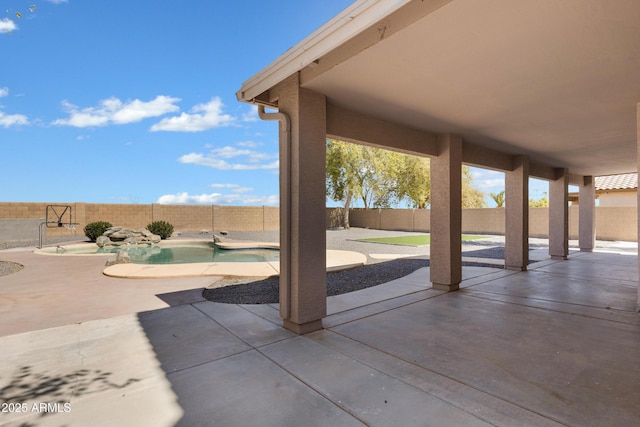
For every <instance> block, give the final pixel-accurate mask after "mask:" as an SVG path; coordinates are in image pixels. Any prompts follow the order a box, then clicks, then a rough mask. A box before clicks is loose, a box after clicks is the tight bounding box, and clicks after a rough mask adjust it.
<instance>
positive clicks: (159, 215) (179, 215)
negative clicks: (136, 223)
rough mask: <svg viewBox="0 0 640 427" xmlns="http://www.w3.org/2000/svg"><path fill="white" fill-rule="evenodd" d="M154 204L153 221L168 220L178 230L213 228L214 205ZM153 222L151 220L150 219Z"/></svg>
mask: <svg viewBox="0 0 640 427" xmlns="http://www.w3.org/2000/svg"><path fill="white" fill-rule="evenodd" d="M185 207H187V206H185V205H161V204H157V203H156V204H153V205H152V221H166V222H168V223H169V224H171V225H173V229H174V230H176V231H201V230H207V231H212V230H213V208H212V206H188V209H185ZM149 222H151V221H149Z"/></svg>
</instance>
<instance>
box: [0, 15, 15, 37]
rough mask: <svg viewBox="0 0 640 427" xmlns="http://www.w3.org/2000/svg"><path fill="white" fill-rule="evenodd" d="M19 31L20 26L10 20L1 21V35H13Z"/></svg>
mask: <svg viewBox="0 0 640 427" xmlns="http://www.w3.org/2000/svg"><path fill="white" fill-rule="evenodd" d="M17 29H18V26H17V25H16V23H15V22H13V21H12V20H11V19H9V18H2V19H0V34H2V33H11V32H12V31H15V30H17Z"/></svg>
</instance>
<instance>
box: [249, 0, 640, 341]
mask: <svg viewBox="0 0 640 427" xmlns="http://www.w3.org/2000/svg"><path fill="white" fill-rule="evenodd" d="M637 16H640V4H639V3H638V2H636V1H633V0H621V1H616V2H602V1H599V0H586V1H585V0H563V1H559V0H546V1H543V2H526V3H523V2H513V1H507V0H488V1H482V2H479V1H473V0H420V1H418V0H411V1H410V0H407V1H372V0H359V1H356V2H354V3H353V4H352V5H351V6H349V7H348V8H347V9H345V10H344V11H343V12H342V13H341V14H339V15H338V16H336V17H335V18H334V19H332V20H331V21H330V22H328V23H326V24H325V25H324V26H323V27H321V28H320V29H318V30H317V31H316V32H314V33H313V34H311V35H310V36H309V37H307V38H306V39H304V40H302V41H301V42H300V43H299V44H298V45H296V46H294V47H293V48H291V49H290V50H289V51H287V52H286V53H285V54H283V55H282V56H281V57H280V58H278V59H276V60H275V61H274V62H273V63H271V64H270V65H269V66H267V67H266V68H265V69H264V70H262V71H260V72H259V73H257V74H256V75H255V76H253V77H252V78H250V79H249V80H247V81H246V82H245V83H244V84H243V85H242V87H241V88H240V90H239V91H238V92H237V97H238V99H239V100H240V101H243V102H248V103H253V104H256V105H258V107H259V111H260V116H261V117H262V118H263V119H265V120H277V121H278V122H279V126H280V127H279V129H280V197H281V199H280V206H281V210H280V212H281V213H280V215H281V218H280V230H281V238H280V241H281V248H282V258H281V263H282V266H281V272H282V273H281V289H280V310H281V312H280V315H281V317H282V319H283V324H284V327H285V328H287V329H290V330H292V331H294V332H296V333H299V334H304V333H308V332H312V331H316V330H319V329H322V328H323V323H322V319H323V318H324V317H325V316H326V315H327V304H326V291H325V277H324V270H323V266H324V262H325V261H324V250H325V240H324V228H325V223H324V206H325V161H324V159H325V141H326V138H328V137H330V138H336V139H341V140H345V141H350V142H355V143H360V144H371V145H375V146H379V147H383V148H388V149H393V150H398V151H401V152H406V153H412V154H417V155H422V156H429V157H430V158H431V189H432V190H431V191H432V193H431V206H432V211H431V234H432V242H431V271H430V277H429V278H427V276H424V277H423V278H422V280H424V282H425V283H426V282H428V281H430V282H431V284H432V286H433V288H434V289H437V290H444V291H456V290H457V289H459V286H460V283H461V278H462V263H461V252H460V245H461V242H460V236H461V167H462V165H463V164H468V165H473V166H478V167H483V168H489V169H494V170H499V171H503V172H504V173H505V176H506V178H505V187H506V226H505V229H506V256H505V267H506V269H508V270H515V271H525V270H527V266H528V243H527V241H528V200H529V194H528V193H529V192H528V182H529V178H530V177H534V178H539V179H544V180H547V181H549V193H550V194H549V199H550V212H549V236H550V242H549V254H550V255H551V257H552V258H553V259H557V260H566V259H567V255H568V186H569V185H576V186H579V196H580V203H579V207H580V220H579V234H580V239H579V240H580V249H581V251H584V252H587V253H588V252H591V251H593V249H594V242H595V238H596V231H595V226H594V224H595V220H594V218H595V213H594V211H595V209H594V206H595V187H594V177H595V176H599V175H608V174H617V173H626V172H633V171H636V170H637V169H638V161H637V138H638V132H637V130H636V129H637V124H638V123H639V122H640V121H639V119H638V117H639V114H640V113H638V111H639V110H638V108H637V103H638V101H639V100H640V80H639V79H638V78H637V76H638V75H640V44H639V43H638V40H640V26H638V25H637V22H636V21H637V19H636V18H637ZM269 109H272V110H277V111H275V112H274V111H272V112H269V111H271V110H269ZM636 293H637V292H636ZM629 298H632V300H633V301H629V304H637V303H638V301H639V300H638V297H637V296H633V297H629Z"/></svg>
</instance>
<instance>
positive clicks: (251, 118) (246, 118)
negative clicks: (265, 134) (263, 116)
mask: <svg viewBox="0 0 640 427" xmlns="http://www.w3.org/2000/svg"><path fill="white" fill-rule="evenodd" d="M249 108H250V110H249V111H247V112H246V113H244V114H243V115H242V121H243V122H257V121H258V120H260V116H259V115H258V106H257V105H251V106H250V107H249Z"/></svg>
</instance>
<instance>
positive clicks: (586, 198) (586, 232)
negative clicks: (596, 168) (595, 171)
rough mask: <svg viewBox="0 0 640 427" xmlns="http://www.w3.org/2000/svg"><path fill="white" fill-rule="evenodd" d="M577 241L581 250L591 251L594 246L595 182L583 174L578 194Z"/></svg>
mask: <svg viewBox="0 0 640 427" xmlns="http://www.w3.org/2000/svg"><path fill="white" fill-rule="evenodd" d="M578 243H579V245H580V251H581V252H593V248H595V247H596V183H595V179H594V178H593V177H592V176H585V177H584V182H583V184H582V185H581V186H580V189H579V194H578Z"/></svg>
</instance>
